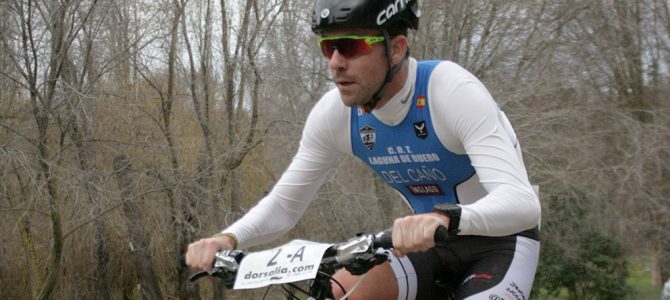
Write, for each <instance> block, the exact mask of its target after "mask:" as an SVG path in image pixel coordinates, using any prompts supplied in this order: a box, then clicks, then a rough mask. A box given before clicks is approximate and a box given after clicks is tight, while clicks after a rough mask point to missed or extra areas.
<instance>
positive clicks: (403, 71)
mask: <svg viewBox="0 0 670 300" xmlns="http://www.w3.org/2000/svg"><path fill="white" fill-rule="evenodd" d="M401 64H402V66H401V67H400V70H398V72H397V73H396V74H395V76H393V79H391V82H390V83H389V86H388V88H387V90H386V92H385V93H384V95H383V96H382V98H381V99H380V100H379V103H377V105H376V106H375V109H380V108H382V107H384V105H385V104H386V103H388V102H389V101H390V100H391V99H392V98H393V97H394V96H395V95H396V94H397V93H398V92H399V91H400V90H401V89H402V88H403V86H404V85H405V81H406V80H407V76H408V74H409V59H404V60H403V61H402V62H401Z"/></svg>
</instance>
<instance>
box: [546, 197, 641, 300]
mask: <svg viewBox="0 0 670 300" xmlns="http://www.w3.org/2000/svg"><path fill="white" fill-rule="evenodd" d="M590 200H591V201H592V200H593V199H589V198H588V197H587V196H586V195H585V194H584V193H581V192H579V191H574V190H573V191H570V192H559V193H556V194H552V195H551V196H550V197H549V201H548V203H547V204H548V212H549V213H548V214H545V216H547V217H546V218H545V224H543V227H542V230H543V232H542V235H543V237H544V238H543V240H542V251H541V255H540V265H539V267H538V275H537V279H536V285H535V287H536V288H535V290H536V291H540V290H541V291H542V293H543V294H546V295H548V296H558V295H559V293H560V292H561V290H563V289H565V290H567V291H568V294H569V298H570V299H622V298H625V297H626V296H627V295H629V294H630V293H631V291H632V290H631V288H630V287H629V286H628V285H627V283H626V278H627V276H628V271H627V262H626V250H625V248H624V246H623V245H622V244H621V243H620V242H619V241H618V240H616V239H615V238H613V237H611V236H609V235H606V234H605V233H603V232H602V231H597V230H595V229H593V228H591V226H590V223H589V214H590V211H589V210H588V209H587V207H586V204H587V203H592V202H589V201H590Z"/></svg>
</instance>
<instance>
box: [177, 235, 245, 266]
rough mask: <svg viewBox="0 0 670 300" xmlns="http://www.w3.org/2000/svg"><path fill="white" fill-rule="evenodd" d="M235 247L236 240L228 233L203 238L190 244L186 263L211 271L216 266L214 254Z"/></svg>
mask: <svg viewBox="0 0 670 300" xmlns="http://www.w3.org/2000/svg"><path fill="white" fill-rule="evenodd" d="M234 248H235V241H234V240H233V239H232V238H231V237H229V236H226V235H218V236H214V237H211V238H206V239H201V240H199V241H197V242H193V243H191V244H190V245H188V249H187V250H186V265H188V266H189V267H190V268H192V269H196V270H206V271H210V270H211V269H212V267H213V266H214V259H215V258H214V254H216V252H218V251H222V250H232V249H234Z"/></svg>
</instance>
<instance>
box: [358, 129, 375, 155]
mask: <svg viewBox="0 0 670 300" xmlns="http://www.w3.org/2000/svg"><path fill="white" fill-rule="evenodd" d="M359 133H360V134H361V140H362V141H363V145H365V148H367V149H368V150H372V149H373V148H374V147H375V142H376V141H377V133H376V130H375V129H374V128H372V127H371V126H370V125H365V126H363V127H362V128H361V129H360V130H359Z"/></svg>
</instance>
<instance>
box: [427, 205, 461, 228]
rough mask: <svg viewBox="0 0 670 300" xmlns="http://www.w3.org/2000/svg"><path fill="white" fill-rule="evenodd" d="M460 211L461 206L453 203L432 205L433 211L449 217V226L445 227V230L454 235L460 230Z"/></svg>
mask: <svg viewBox="0 0 670 300" xmlns="http://www.w3.org/2000/svg"><path fill="white" fill-rule="evenodd" d="M461 211H462V209H461V207H460V206H458V205H457V204H453V203H439V204H436V205H435V206H434V207H433V212H436V213H439V214H442V215H444V216H447V217H448V218H449V227H447V231H448V232H449V235H450V236H456V235H458V233H459V232H460V231H461V230H460V229H459V226H460V223H461Z"/></svg>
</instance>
